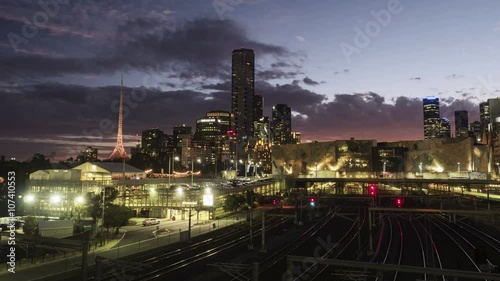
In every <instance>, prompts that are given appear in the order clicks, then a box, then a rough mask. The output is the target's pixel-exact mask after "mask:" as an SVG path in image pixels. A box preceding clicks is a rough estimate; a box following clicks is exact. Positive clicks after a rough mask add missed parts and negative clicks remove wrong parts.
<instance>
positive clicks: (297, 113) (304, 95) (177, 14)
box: [0, 0, 500, 160]
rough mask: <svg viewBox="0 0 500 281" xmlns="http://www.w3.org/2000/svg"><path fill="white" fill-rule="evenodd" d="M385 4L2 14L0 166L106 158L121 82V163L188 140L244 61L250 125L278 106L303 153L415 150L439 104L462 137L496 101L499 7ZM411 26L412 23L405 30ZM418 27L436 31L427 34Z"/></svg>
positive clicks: (13, 8) (11, 7)
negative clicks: (346, 145)
mask: <svg viewBox="0 0 500 281" xmlns="http://www.w3.org/2000/svg"><path fill="white" fill-rule="evenodd" d="M48 2H50V1H48ZM392 2H394V1H380V2H377V3H372V2H368V1H353V3H342V2H340V1H332V2H327V1H318V2H317V3H308V4H304V3H301V2H299V1H291V2H287V3H285V2H283V1H249V2H242V3H241V4H239V5H235V6H234V7H231V8H232V9H230V10H227V11H225V12H223V13H222V12H221V10H220V9H219V10H218V9H217V8H216V5H213V3H212V2H211V1H209V2H208V3H202V2H201V1H192V2H189V3H184V2H183V1H175V0H172V1H167V3H152V2H151V1H137V2H132V1H125V2H116V1H107V2H105V3H99V4H98V3H95V2H94V1H83V0H82V1H75V2H71V3H70V4H66V5H63V4H61V5H59V6H58V10H57V12H55V10H53V13H51V12H50V11H51V10H50V9H53V8H50V7H49V8H47V9H48V10H47V9H45V8H43V7H40V6H38V5H37V4H31V3H30V2H25V3H24V5H23V4H22V3H21V4H16V2H13V1H11V2H6V3H2V4H0V6H2V8H3V9H2V10H3V11H4V12H2V13H0V21H1V22H2V23H3V24H2V25H1V26H2V28H1V30H2V34H4V36H2V39H0V40H1V41H0V60H1V61H2V65H4V68H3V71H2V72H1V73H2V75H1V77H2V78H1V80H0V96H1V97H2V100H4V103H5V104H6V105H7V107H6V108H5V109H4V110H3V111H2V115H1V116H2V119H3V120H9V122H4V123H3V124H2V127H1V131H2V134H0V147H2V148H3V149H2V151H1V153H0V154H2V155H6V156H7V157H16V158H17V159H18V160H26V159H28V158H29V157H30V156H31V155H33V154H34V153H36V152H41V153H45V154H50V153H51V152H53V151H55V152H57V155H56V157H57V158H58V159H60V160H63V159H65V158H67V157H75V156H76V155H77V154H78V153H79V152H80V151H81V150H82V149H83V148H85V147H87V146H89V145H91V146H94V147H98V148H99V153H100V155H107V154H108V153H110V152H111V150H112V148H113V147H114V145H115V143H116V124H117V120H116V119H117V107H116V105H117V100H118V97H119V83H118V82H119V81H120V78H119V76H120V74H121V72H123V73H124V94H125V101H124V102H125V104H124V107H125V109H124V128H123V134H124V144H125V148H126V150H127V152H128V151H129V149H130V148H131V147H133V146H134V144H135V141H136V138H135V135H136V134H140V132H141V131H143V130H146V129H148V128H154V127H158V128H160V129H162V130H164V131H170V130H171V129H172V128H173V127H174V126H175V125H178V124H187V125H188V126H192V127H194V124H195V122H196V119H197V118H199V117H200V116H202V115H203V114H204V113H206V112H209V111H212V110H228V111H230V108H231V78H230V75H229V73H230V71H231V64H230V61H231V51H232V50H233V49H238V48H249V49H253V50H254V51H255V65H256V69H255V94H256V95H260V96H262V98H263V104H264V116H271V114H270V113H271V108H272V106H274V105H276V104H283V103H284V104H287V105H288V106H289V107H290V108H291V109H292V124H293V128H292V129H293V131H299V132H301V133H302V139H303V141H304V142H306V141H314V140H317V141H328V140H335V139H349V138H351V137H354V138H356V139H377V140H379V141H384V140H413V139H423V135H424V134H423V124H422V120H423V116H422V114H423V113H422V98H424V97H425V96H429V95H434V96H437V97H439V98H440V102H441V104H440V110H441V115H442V117H445V118H448V119H449V120H452V123H453V122H454V112H455V111H457V110H466V111H467V112H468V113H469V123H472V122H473V121H476V120H479V103H480V102H484V101H486V100H487V99H488V98H495V97H497V96H498V92H499V89H498V88H499V87H498V86H497V84H498V83H496V82H495V81H496V80H500V79H499V78H500V77H498V75H497V73H496V72H495V64H494V61H497V58H498V57H499V56H500V52H499V51H498V46H499V45H500V44H499V43H500V41H499V39H498V38H497V37H498V36H496V37H495V36H492V35H497V34H498V32H499V31H498V30H499V23H498V22H496V20H495V17H494V16H491V17H490V15H494V14H493V11H495V9H496V8H495V7H498V6H499V3H495V2H493V1H485V2H483V5H481V6H475V5H474V4H470V3H467V2H466V1H458V2H451V1H445V2H444V3H439V4H435V3H433V4H432V5H431V4H430V2H429V1H421V2H418V3H415V2H414V1H413V2H412V1H399V2H398V3H399V4H398V5H393V6H390V5H389V3H392ZM394 3H395V2H394ZM431 6H432V7H431ZM431 8H432V9H431ZM470 8H474V9H473V11H469V10H470ZM496 10H498V9H496ZM5 11H9V12H8V13H7V12H5ZM40 11H41V12H45V13H46V14H47V15H48V22H47V23H46V24H45V25H44V26H43V27H41V26H40V27H39V28H38V29H37V32H36V34H34V35H33V36H32V37H30V38H25V37H23V36H24V35H25V34H24V35H23V31H22V30H23V25H24V22H23V21H22V19H23V18H28V19H30V20H31V19H33V17H34V15H35V14H36V13H37V12H40ZM329 11H333V13H334V14H335V15H336V16H335V17H331V16H329V14H328V12H329ZM430 11H433V13H429V12H430ZM440 11H447V13H440ZM313 12H317V13H319V15H317V16H314V17H313V16H312V15H313ZM252 13H254V14H258V15H259V16H258V17H255V18H252V17H251V16H250V15H251V14H252ZM423 14H425V15H426V17H425V18H426V22H425V23H424V22H421V19H420V22H418V24H416V22H417V20H419V17H421V16H422V15H423ZM278 15H279V16H278ZM384 15H385V16H386V17H385V18H384ZM387 15H389V17H387ZM422 18H423V17H422ZM464 18H465V19H466V20H467V22H466V23H465V24H464V22H463V21H461V20H460V19H464ZM70 19H71V20H70ZM312 19H314V20H312ZM377 19H378V20H377ZM384 19H385V20H384ZM258 20H259V21H258ZM310 21H312V22H310ZM472 22H474V24H472ZM371 23H375V25H373V24H372V25H373V26H374V27H376V25H377V24H378V26H379V28H380V30H379V32H374V31H373V30H372V31H373V34H372V35H374V36H369V38H368V39H369V40H368V41H366V42H367V43H366V44H364V45H362V46H361V45H359V44H358V45H356V38H358V39H359V38H361V37H363V35H359V34H360V33H359V32H358V30H361V31H362V30H365V27H367V26H370V24H371ZM432 24H439V27H440V28H437V30H429V28H430V26H431V25H432ZM464 27H465V28H464ZM330 29H331V31H330ZM374 30H375V31H377V29H374ZM328 32H331V33H328ZM16 35H17V37H16ZM356 36H361V37H356ZM364 36H366V34H365V35H364ZM459 36H461V37H459ZM457 38H460V40H458V39H457ZM23 39H24V40H23ZM200 40H202V41H203V42H204V44H201V46H197V44H195V43H196V42H199V41H200ZM405 40H406V41H405ZM323 41H324V42H323ZM13 42H14V43H13ZM443 42H446V43H447V44H444V43H443ZM358 43H359V42H358ZM365 45H366V46H365ZM138 46H141V47H138ZM346 46H347V47H346ZM349 46H350V47H349ZM351 47H354V48H351ZM346 48H347V49H346ZM346 50H351V51H354V53H352V54H351V55H346ZM356 50H357V51H359V52H357V51H356ZM425 50H427V51H425ZM430 50H432V51H430ZM479 50H483V51H479ZM402 62H404V63H402ZM7 65H9V67H7ZM143 86H144V87H146V88H141V87H143ZM27 113H30V114H29V115H28V114H27ZM110 124H111V125H110ZM111 127H112V129H111ZM453 128H454V127H453V126H452V131H453V132H454V129H453ZM101 135H102V136H103V137H104V138H102V139H101V138H100V136H101Z"/></svg>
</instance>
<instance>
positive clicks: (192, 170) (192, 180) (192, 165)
mask: <svg viewBox="0 0 500 281" xmlns="http://www.w3.org/2000/svg"><path fill="white" fill-rule="evenodd" d="M196 161H197V162H198V163H201V160H200V159H197V160H196ZM193 183H194V160H193V158H191V187H192V186H193Z"/></svg>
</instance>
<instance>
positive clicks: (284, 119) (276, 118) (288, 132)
mask: <svg viewBox="0 0 500 281" xmlns="http://www.w3.org/2000/svg"><path fill="white" fill-rule="evenodd" d="M271 135H272V141H273V144H274V145H281V144H290V143H292V110H291V109H290V107H288V106H287V105H286V104H277V105H276V106H273V112H272V123H271Z"/></svg>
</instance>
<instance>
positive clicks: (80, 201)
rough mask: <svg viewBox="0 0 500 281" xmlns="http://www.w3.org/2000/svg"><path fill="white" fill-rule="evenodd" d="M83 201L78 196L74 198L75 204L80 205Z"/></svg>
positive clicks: (81, 197)
mask: <svg viewBox="0 0 500 281" xmlns="http://www.w3.org/2000/svg"><path fill="white" fill-rule="evenodd" d="M83 201H84V200H83V196H78V197H76V198H75V204H82V203H83Z"/></svg>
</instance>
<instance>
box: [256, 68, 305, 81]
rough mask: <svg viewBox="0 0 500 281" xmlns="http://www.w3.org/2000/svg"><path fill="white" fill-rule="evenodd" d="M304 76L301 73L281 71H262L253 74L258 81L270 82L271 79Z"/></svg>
mask: <svg viewBox="0 0 500 281" xmlns="http://www.w3.org/2000/svg"><path fill="white" fill-rule="evenodd" d="M300 74H304V73H303V72H301V71H283V70H275V69H272V70H263V71H257V73H256V74H255V76H256V78H257V77H258V79H260V80H272V79H293V78H295V77H296V76H297V75H300Z"/></svg>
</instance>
